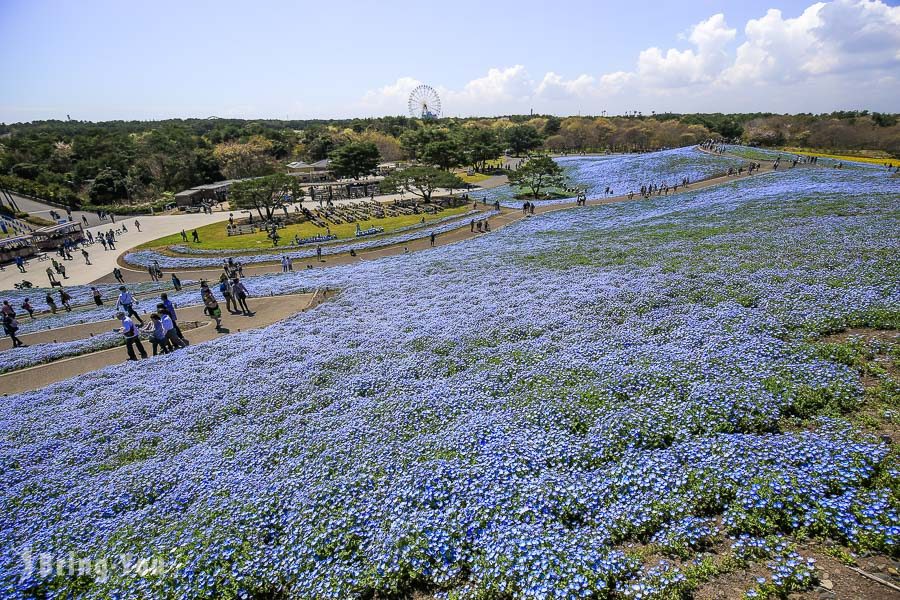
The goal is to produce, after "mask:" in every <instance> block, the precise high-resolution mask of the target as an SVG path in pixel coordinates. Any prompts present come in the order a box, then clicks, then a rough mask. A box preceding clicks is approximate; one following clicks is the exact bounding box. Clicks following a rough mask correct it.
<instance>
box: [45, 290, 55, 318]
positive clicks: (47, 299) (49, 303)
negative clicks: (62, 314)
mask: <svg viewBox="0 0 900 600" xmlns="http://www.w3.org/2000/svg"><path fill="white" fill-rule="evenodd" d="M44 302H46V303H47V306H49V307H50V312H51V313H52V314H54V315H55V314H56V302H55V301H54V300H53V296H51V295H50V292H47V296H46V297H45V298H44Z"/></svg>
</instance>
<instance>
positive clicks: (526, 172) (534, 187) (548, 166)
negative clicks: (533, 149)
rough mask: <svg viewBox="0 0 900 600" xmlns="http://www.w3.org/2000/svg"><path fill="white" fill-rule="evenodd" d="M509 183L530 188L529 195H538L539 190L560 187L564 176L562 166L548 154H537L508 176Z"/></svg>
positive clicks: (535, 196)
mask: <svg viewBox="0 0 900 600" xmlns="http://www.w3.org/2000/svg"><path fill="white" fill-rule="evenodd" d="M509 181H510V183H511V184H513V185H514V186H516V187H518V188H524V189H528V190H531V197H533V198H538V197H540V193H541V190H543V189H545V188H548V187H562V186H563V185H564V184H565V176H564V175H563V170H562V167H560V166H559V165H558V164H556V161H554V160H553V159H552V158H550V157H549V156H538V157H535V158H532V159H529V160H528V162H526V163H525V164H523V165H521V166H520V167H519V169H518V170H517V171H513V172H512V173H511V174H510V176H509Z"/></svg>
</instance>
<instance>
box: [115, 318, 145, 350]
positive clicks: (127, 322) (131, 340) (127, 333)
mask: <svg viewBox="0 0 900 600" xmlns="http://www.w3.org/2000/svg"><path fill="white" fill-rule="evenodd" d="M116 317H118V318H119V320H120V321H121V322H122V335H123V336H124V337H125V349H126V350H127V351H128V360H137V356H135V354H134V348H135V347H137V349H138V352H140V353H141V358H147V351H146V350H144V345H143V344H142V343H141V336H140V332H139V331H138V329H137V327H135V326H134V321H132V320H131V318H129V316H128V315H126V314H125V313H124V312H122V311H119V312H117V313H116Z"/></svg>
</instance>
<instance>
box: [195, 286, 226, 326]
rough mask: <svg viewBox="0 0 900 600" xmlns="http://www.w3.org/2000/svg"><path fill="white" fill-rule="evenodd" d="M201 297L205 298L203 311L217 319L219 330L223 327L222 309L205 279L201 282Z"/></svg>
mask: <svg viewBox="0 0 900 600" xmlns="http://www.w3.org/2000/svg"><path fill="white" fill-rule="evenodd" d="M200 297H201V298H203V306H204V309H203V312H205V313H206V314H207V315H209V316H210V317H212V318H213V319H215V320H216V329H217V330H219V329H222V309H221V308H219V303H218V302H216V297H215V296H213V293H212V290H211V289H209V285H207V283H206V282H205V281H204V282H201V283H200Z"/></svg>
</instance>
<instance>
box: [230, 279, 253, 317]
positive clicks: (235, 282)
mask: <svg viewBox="0 0 900 600" xmlns="http://www.w3.org/2000/svg"><path fill="white" fill-rule="evenodd" d="M231 290H232V293H233V294H234V297H235V298H236V299H237V303H238V304H240V307H241V312H242V313H244V314H245V315H248V316H249V315H252V314H253V313H252V312H251V311H250V307H249V306H247V296H249V295H250V292H248V291H247V288H246V287H245V286H244V284H243V283H241V280H240V279H238V278H237V277H235V278H234V279H232V280H231Z"/></svg>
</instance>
